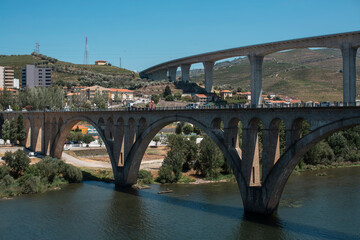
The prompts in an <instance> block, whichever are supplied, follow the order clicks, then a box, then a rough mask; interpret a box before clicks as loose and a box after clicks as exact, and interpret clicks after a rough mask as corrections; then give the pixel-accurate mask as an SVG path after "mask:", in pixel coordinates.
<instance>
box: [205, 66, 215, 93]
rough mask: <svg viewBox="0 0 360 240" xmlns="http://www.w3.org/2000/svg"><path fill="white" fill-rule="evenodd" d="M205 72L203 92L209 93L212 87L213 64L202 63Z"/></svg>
mask: <svg viewBox="0 0 360 240" xmlns="http://www.w3.org/2000/svg"><path fill="white" fill-rule="evenodd" d="M203 65H204V72H205V90H206V92H208V93H210V92H211V91H212V86H213V72H214V62H211V61H207V62H203Z"/></svg>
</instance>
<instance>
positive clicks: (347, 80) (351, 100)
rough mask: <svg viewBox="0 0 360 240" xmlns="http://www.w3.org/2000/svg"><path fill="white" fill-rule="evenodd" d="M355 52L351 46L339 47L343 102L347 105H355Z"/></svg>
mask: <svg viewBox="0 0 360 240" xmlns="http://www.w3.org/2000/svg"><path fill="white" fill-rule="evenodd" d="M356 52H357V48H352V46H351V44H349V43H345V44H343V45H342V46H341V53H342V57H343V101H344V103H346V104H348V105H353V106H355V103H356Z"/></svg>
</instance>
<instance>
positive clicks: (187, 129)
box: [183, 124, 194, 135]
mask: <svg viewBox="0 0 360 240" xmlns="http://www.w3.org/2000/svg"><path fill="white" fill-rule="evenodd" d="M193 130H194V129H193V127H192V126H191V125H190V124H185V126H184V127H183V132H184V134H186V135H189V134H190V133H192V131H193Z"/></svg>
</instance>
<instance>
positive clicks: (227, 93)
mask: <svg viewBox="0 0 360 240" xmlns="http://www.w3.org/2000/svg"><path fill="white" fill-rule="evenodd" d="M220 97H221V99H223V100H224V99H226V98H229V97H232V92H231V91H230V90H222V91H221V92H220Z"/></svg>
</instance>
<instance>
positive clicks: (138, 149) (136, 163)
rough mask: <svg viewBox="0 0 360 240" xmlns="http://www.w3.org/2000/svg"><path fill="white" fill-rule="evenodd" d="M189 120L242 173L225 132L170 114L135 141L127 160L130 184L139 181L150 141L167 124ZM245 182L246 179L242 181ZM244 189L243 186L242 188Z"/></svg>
mask: <svg viewBox="0 0 360 240" xmlns="http://www.w3.org/2000/svg"><path fill="white" fill-rule="evenodd" d="M178 121H182V122H188V123H191V124H193V125H194V126H196V127H198V128H200V129H201V130H202V131H204V132H205V133H206V134H207V135H208V136H209V137H210V138H211V139H212V140H213V141H214V142H215V144H216V145H217V146H218V147H219V148H220V150H221V151H222V153H223V154H224V156H225V158H226V160H227V161H228V163H229V164H230V166H231V168H232V169H233V171H234V173H235V174H240V175H241V173H240V166H239V164H238V163H239V162H240V156H239V155H238V154H237V152H236V151H235V153H234V151H229V149H228V146H227V145H226V144H225V142H224V134H219V132H218V130H213V129H211V128H210V127H209V126H207V125H205V124H204V123H202V122H200V121H198V120H196V119H194V118H192V117H187V116H181V115H180V116H179V115H177V116H170V117H165V118H162V119H159V120H156V121H154V122H152V123H151V124H150V125H149V126H148V127H147V128H146V129H145V131H144V132H143V134H141V135H140V136H139V138H138V139H136V142H135V143H134V145H133V147H132V148H131V150H130V152H129V155H128V157H127V158H126V160H125V168H126V171H127V172H129V173H130V174H129V176H128V179H126V182H127V183H128V184H134V183H136V181H137V173H138V171H139V168H140V163H141V160H142V157H143V155H144V153H145V150H146V148H147V146H148V145H149V143H150V141H151V140H152V139H153V138H154V137H155V135H156V134H157V133H158V132H159V131H160V130H161V129H162V128H163V127H165V126H166V125H168V124H170V123H173V122H178ZM241 177H242V176H239V178H238V179H241ZM242 182H243V184H245V183H244V181H242ZM240 189H242V188H240Z"/></svg>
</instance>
